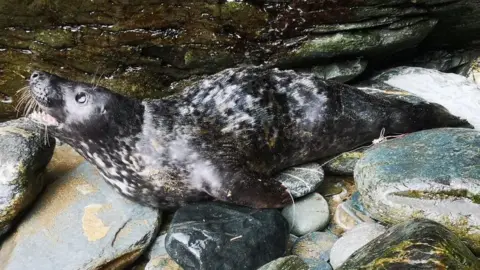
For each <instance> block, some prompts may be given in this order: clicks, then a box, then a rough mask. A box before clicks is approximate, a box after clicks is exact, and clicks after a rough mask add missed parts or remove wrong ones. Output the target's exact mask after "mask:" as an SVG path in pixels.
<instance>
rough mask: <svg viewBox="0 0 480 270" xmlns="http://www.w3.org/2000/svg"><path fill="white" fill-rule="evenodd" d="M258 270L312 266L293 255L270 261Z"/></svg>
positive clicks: (305, 269) (294, 268)
mask: <svg viewBox="0 0 480 270" xmlns="http://www.w3.org/2000/svg"><path fill="white" fill-rule="evenodd" d="M258 270H310V268H309V267H308V265H307V264H306V263H305V262H303V261H302V259H300V258H299V257H297V256H294V255H291V256H287V257H283V258H278V259H276V260H275V261H272V262H269V263H267V264H265V265H264V266H262V267H260V268H258Z"/></svg>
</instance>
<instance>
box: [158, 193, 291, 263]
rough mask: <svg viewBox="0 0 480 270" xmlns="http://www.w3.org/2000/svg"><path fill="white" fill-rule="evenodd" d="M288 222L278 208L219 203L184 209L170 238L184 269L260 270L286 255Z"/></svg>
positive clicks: (170, 246)
mask: <svg viewBox="0 0 480 270" xmlns="http://www.w3.org/2000/svg"><path fill="white" fill-rule="evenodd" d="M287 241H288V223H287V221H286V220H285V219H284V218H283V217H282V215H281V214H280V213H279V212H278V211H277V210H275V209H251V208H247V207H240V206H234V205H228V204H223V203H217V202H210V203H198V204H192V205H188V206H185V207H183V208H180V209H179V210H178V211H177V212H176V213H175V216H174V217H173V220H172V225H171V227H170V230H169V231H168V234H167V238H166V249H167V252H168V254H169V255H170V256H171V257H172V258H173V259H174V260H175V261H176V262H177V263H178V264H179V265H180V266H182V267H183V268H184V269H186V270H188V269H198V270H201V269H256V268H258V267H260V266H262V265H264V264H266V263H268V262H270V261H272V260H275V259H277V258H279V257H281V256H284V254H285V252H286V248H287Z"/></svg>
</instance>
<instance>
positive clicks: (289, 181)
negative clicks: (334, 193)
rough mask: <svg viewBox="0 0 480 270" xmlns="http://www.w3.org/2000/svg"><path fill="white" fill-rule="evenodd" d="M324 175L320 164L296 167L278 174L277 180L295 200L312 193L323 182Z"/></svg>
mask: <svg viewBox="0 0 480 270" xmlns="http://www.w3.org/2000/svg"><path fill="white" fill-rule="evenodd" d="M323 177H324V173H323V169H322V166H321V165H320V164H318V163H309V164H305V165H301V166H295V167H292V168H290V169H287V170H285V171H283V172H281V173H279V174H278V176H277V177H276V179H277V180H278V181H279V182H281V183H282V184H283V185H284V186H285V187H287V188H288V191H290V194H292V197H293V198H299V197H302V196H305V195H307V194H309V193H312V192H313V191H315V189H317V188H318V187H319V186H320V184H321V183H322V181H323Z"/></svg>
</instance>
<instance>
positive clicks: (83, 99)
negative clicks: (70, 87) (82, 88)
mask: <svg viewBox="0 0 480 270" xmlns="http://www.w3.org/2000/svg"><path fill="white" fill-rule="evenodd" d="M75 100H76V101H77V102H78V103H80V104H83V103H85V102H86V101H87V95H86V94H85V93H78V94H77V95H76V96H75Z"/></svg>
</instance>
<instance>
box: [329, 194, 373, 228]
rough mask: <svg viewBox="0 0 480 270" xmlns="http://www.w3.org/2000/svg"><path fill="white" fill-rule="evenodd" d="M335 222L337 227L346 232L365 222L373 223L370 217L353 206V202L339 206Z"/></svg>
mask: <svg viewBox="0 0 480 270" xmlns="http://www.w3.org/2000/svg"><path fill="white" fill-rule="evenodd" d="M333 220H334V223H335V224H336V225H337V226H339V227H340V228H342V229H343V230H346V231H348V230H351V229H352V228H353V227H355V226H357V225H358V224H362V223H363V222H373V220H372V219H371V218H370V217H369V216H368V215H366V214H365V213H364V212H362V211H359V210H357V209H356V208H355V207H354V206H353V202H352V200H347V201H346V202H343V203H341V204H339V205H338V206H337V209H335V214H334V216H333Z"/></svg>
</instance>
